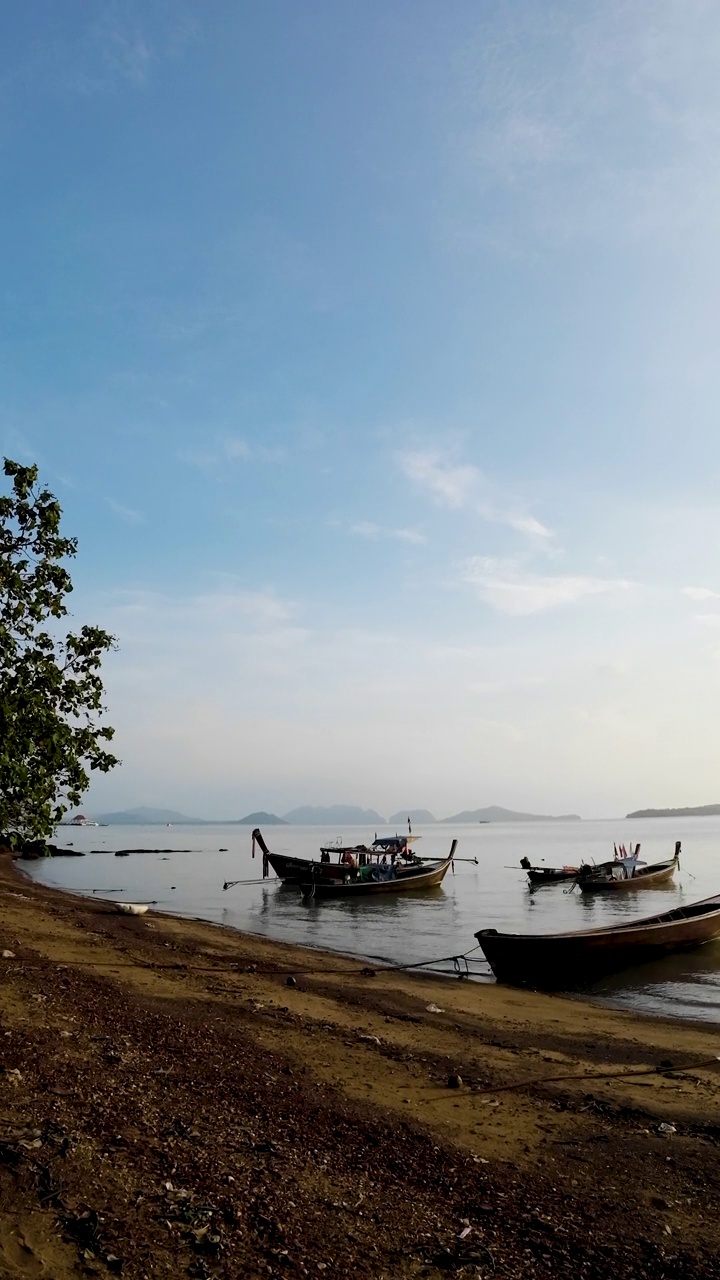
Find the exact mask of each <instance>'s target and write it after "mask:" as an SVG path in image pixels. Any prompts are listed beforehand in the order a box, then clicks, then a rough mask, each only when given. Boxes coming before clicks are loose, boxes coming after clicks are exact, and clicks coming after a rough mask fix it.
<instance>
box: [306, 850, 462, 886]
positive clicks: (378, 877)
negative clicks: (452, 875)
mask: <svg viewBox="0 0 720 1280" xmlns="http://www.w3.org/2000/svg"><path fill="white" fill-rule="evenodd" d="M457 843H458V842H457V840H453V842H452V845H451V846H450V852H449V854H448V856H447V857H446V858H443V859H442V861H439V862H435V863H431V865H430V866H427V865H426V864H425V863H420V864H419V865H417V866H416V865H411V866H409V867H403V866H393V865H392V864H388V865H386V866H385V867H383V866H370V865H367V866H365V867H359V868H357V869H355V868H353V869H351V870H350V872H349V874H348V875H346V877H345V878H344V879H343V880H339V879H334V880H333V879H328V878H326V877H323V876H320V877H317V878H310V879H308V880H304V881H301V882H300V892H301V893H302V895H303V898H306V899H311V900H312V899H315V898H322V899H325V898H350V899H352V898H364V897H369V896H375V895H376V894H381V893H405V892H407V891H409V890H418V889H433V888H435V887H436V886H437V885H439V884H442V882H443V880H444V879H445V876H446V874H447V872H448V871H449V869H450V867H451V866H452V861H453V858H454V856H455V850H456V849H457Z"/></svg>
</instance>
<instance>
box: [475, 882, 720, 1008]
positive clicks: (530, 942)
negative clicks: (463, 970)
mask: <svg viewBox="0 0 720 1280" xmlns="http://www.w3.org/2000/svg"><path fill="white" fill-rule="evenodd" d="M475 937H476V938H477V940H478V942H479V944H480V946H481V948H482V950H483V952H484V953H485V958H486V960H487V961H488V964H489V965H490V968H491V969H492V971H493V973H494V974H495V977H496V978H497V979H498V981H499V982H510V983H513V984H514V985H515V986H527V987H541V988H545V989H549V990H552V989H555V990H561V989H563V988H564V989H570V988H572V987H577V986H582V985H583V984H584V983H586V982H589V981H592V980H593V979H595V978H599V977H602V975H603V974H605V973H613V972H616V971H617V970H619V969H629V968H631V967H632V966H633V965H636V964H643V963H645V962H646V961H649V960H658V959H660V957H661V956H665V955H670V954H672V953H673V952H675V951H691V950H693V949H694V948H695V947H701V946H703V945H704V943H706V942H712V940H713V938H717V937H720V894H716V895H715V897H714V898H705V899H704V900H703V901H702V902H693V903H690V904H689V905H688V906H686V907H674V908H673V910H672V911H663V912H662V913H661V914H660V915H656V916H644V917H642V918H641V919H639V920H633V921H631V922H630V923H629V924H625V923H623V924H615V925H605V926H603V927H602V928H599V929H582V930H580V931H578V932H575V933H537V934H532V933H499V932H498V931H497V929H480V930H479V932H478V933H476V934H475Z"/></svg>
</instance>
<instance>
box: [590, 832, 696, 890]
mask: <svg viewBox="0 0 720 1280" xmlns="http://www.w3.org/2000/svg"><path fill="white" fill-rule="evenodd" d="M679 865H680V841H679V840H678V841H677V842H676V844H675V853H674V854H673V856H672V858H668V859H667V860H666V861H665V862H653V863H651V864H650V866H644V865H643V864H641V863H638V862H637V860H636V861H635V862H634V864H633V865H632V866H629V865H628V862H627V860H626V861H623V862H611V863H610V864H609V865H608V866H607V867H581V868H580V872H579V874H578V876H577V883H578V885H579V887H580V889H581V891H582V892H583V893H605V892H609V893H614V892H615V891H617V890H620V891H622V890H625V889H656V888H658V887H659V886H660V885H664V884H669V883H670V881H671V880H672V878H673V876H674V875H675V871H676V869H677V867H679Z"/></svg>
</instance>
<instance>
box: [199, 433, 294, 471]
mask: <svg viewBox="0 0 720 1280" xmlns="http://www.w3.org/2000/svg"><path fill="white" fill-rule="evenodd" d="M178 457H179V458H180V460H181V462H186V463H188V465H189V466H191V467H197V468H198V469H199V470H200V471H216V470H218V469H219V468H221V467H225V466H227V464H228V463H229V462H230V463H232V462H248V463H251V462H259V463H261V464H267V465H273V464H277V463H283V462H285V461H286V460H287V457H288V452H287V449H285V448H284V447H283V446H282V445H264V444H256V443H255V442H253V441H250V440H247V439H246V438H245V437H244V436H234V435H227V436H224V437H223V438H222V439H221V440H219V441H218V442H217V443H215V444H214V445H211V446H210V448H198V449H194V448H190V449H180V450H179V452H178Z"/></svg>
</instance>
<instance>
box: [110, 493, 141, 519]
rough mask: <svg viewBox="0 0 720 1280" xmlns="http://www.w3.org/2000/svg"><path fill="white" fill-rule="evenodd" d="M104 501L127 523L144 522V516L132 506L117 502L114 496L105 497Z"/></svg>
mask: <svg viewBox="0 0 720 1280" xmlns="http://www.w3.org/2000/svg"><path fill="white" fill-rule="evenodd" d="M105 501H106V502H107V504H108V506H109V507H110V509H111V510H112V511H114V512H115V515H116V516H120V518H121V520H125V521H127V523H128V524H145V516H144V515H143V514H142V513H141V512H140V511H136V510H135V509H134V507H126V506H125V504H124V503H123V502H118V501H117V500H116V499H115V498H106V499H105Z"/></svg>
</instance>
